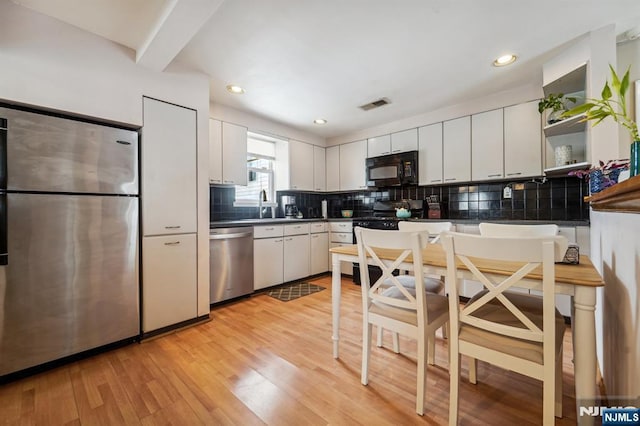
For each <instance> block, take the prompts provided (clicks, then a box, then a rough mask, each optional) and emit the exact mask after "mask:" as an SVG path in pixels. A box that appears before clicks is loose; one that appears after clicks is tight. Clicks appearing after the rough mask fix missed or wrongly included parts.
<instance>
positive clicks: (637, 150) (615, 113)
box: [562, 65, 640, 176]
mask: <svg viewBox="0 0 640 426" xmlns="http://www.w3.org/2000/svg"><path fill="white" fill-rule="evenodd" d="M609 69H610V70H611V83H609V81H607V82H605V84H604V87H603V88H602V93H601V95H600V96H601V98H600V99H591V98H589V99H587V100H586V102H585V103H584V104H582V105H578V106H577V107H575V108H572V109H570V110H569V111H566V112H564V113H563V114H562V116H563V117H565V118H566V117H572V116H574V115H579V114H584V115H585V116H584V118H583V119H582V120H581V121H588V120H595V123H593V125H594V126H595V125H597V124H599V123H600V122H602V120H604V119H605V118H607V117H611V118H612V119H613V120H614V121H615V122H616V123H619V124H621V125H622V126H623V127H624V128H626V129H627V130H628V131H629V134H630V135H631V141H632V142H631V157H630V159H629V171H630V175H631V176H637V175H638V167H639V164H638V163H639V162H640V137H639V136H638V125H637V124H636V122H635V121H634V120H633V119H632V118H631V117H630V116H629V111H628V110H627V102H626V97H627V90H629V71H630V70H631V67H629V68H627V72H626V73H625V74H624V76H623V77H622V79H620V78H619V77H618V75H617V74H616V71H615V70H614V69H613V67H612V66H611V65H609ZM614 94H615V97H617V99H615V98H614V96H613V95H614Z"/></svg>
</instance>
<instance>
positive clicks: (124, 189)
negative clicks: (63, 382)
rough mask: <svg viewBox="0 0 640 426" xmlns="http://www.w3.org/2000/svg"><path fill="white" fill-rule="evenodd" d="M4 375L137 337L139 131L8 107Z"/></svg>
mask: <svg viewBox="0 0 640 426" xmlns="http://www.w3.org/2000/svg"><path fill="white" fill-rule="evenodd" d="M0 117H1V119H0V123H1V124H2V125H1V126H0V127H2V129H1V130H0V248H1V249H2V250H1V251H2V255H1V264H2V266H0V376H1V377H3V378H6V377H9V376H10V375H13V373H16V372H19V371H23V370H28V369H30V368H31V367H35V366H40V365H42V364H46V363H49V362H50V361H54V360H58V359H61V358H65V357H67V356H70V355H75V354H79V353H81V352H84V351H87V350H90V349H95V348H99V347H101V346H104V345H107V344H111V343H115V342H121V341H126V340H129V339H134V338H137V336H138V335H139V333H140V316H139V296H138V291H139V279H138V232H139V220H138V186H139V185H138V133H137V132H135V131H131V130H124V129H119V128H114V127H108V126H103V125H97V124H90V123H85V122H81V121H76V120H72V119H65V118H58V117H53V116H49V115H42V114H37V113H33V112H27V111H22V110H17V109H13V108H0Z"/></svg>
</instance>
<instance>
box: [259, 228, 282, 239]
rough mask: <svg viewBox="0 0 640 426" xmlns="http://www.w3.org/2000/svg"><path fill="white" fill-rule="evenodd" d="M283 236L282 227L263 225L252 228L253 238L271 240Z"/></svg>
mask: <svg viewBox="0 0 640 426" xmlns="http://www.w3.org/2000/svg"><path fill="white" fill-rule="evenodd" d="M282 235H284V226H282V225H265V226H254V227H253V238H254V239H256V238H272V237H282Z"/></svg>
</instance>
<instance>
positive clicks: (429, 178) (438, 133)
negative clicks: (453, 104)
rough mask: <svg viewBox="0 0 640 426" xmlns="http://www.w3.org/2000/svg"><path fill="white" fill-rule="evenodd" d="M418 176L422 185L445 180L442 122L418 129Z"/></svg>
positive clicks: (434, 183)
mask: <svg viewBox="0 0 640 426" xmlns="http://www.w3.org/2000/svg"><path fill="white" fill-rule="evenodd" d="M418 177H419V184H420V185H436V184H440V183H442V182H443V175H442V123H435V124H431V125H429V126H424V127H420V128H419V129H418Z"/></svg>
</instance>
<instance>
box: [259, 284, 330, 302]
mask: <svg viewBox="0 0 640 426" xmlns="http://www.w3.org/2000/svg"><path fill="white" fill-rule="evenodd" d="M322 290H324V287H320V286H319V285H315V284H310V283H296V284H291V285H288V286H285V287H279V288H274V289H273V290H269V291H268V292H267V295H269V296H271V297H273V298H275V299H278V300H282V301H283V302H288V301H289V300H293V299H297V298H299V297H302V296H307V295H309V294H313V293H317V292H319V291H322Z"/></svg>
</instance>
